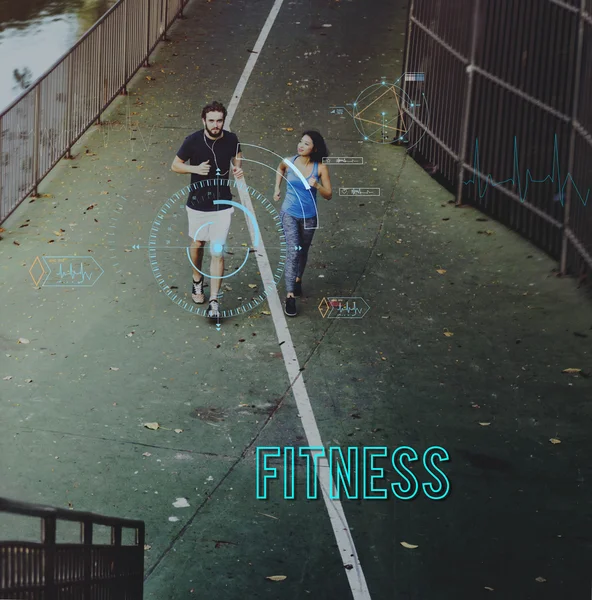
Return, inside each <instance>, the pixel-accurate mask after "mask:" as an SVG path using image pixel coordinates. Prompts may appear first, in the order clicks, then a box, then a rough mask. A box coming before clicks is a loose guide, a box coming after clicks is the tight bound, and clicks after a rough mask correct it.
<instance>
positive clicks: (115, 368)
mask: <svg viewBox="0 0 592 600" xmlns="http://www.w3.org/2000/svg"><path fill="white" fill-rule="evenodd" d="M109 371H119V367H109Z"/></svg>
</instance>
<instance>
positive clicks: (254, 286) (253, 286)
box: [249, 283, 257, 290]
mask: <svg viewBox="0 0 592 600" xmlns="http://www.w3.org/2000/svg"><path fill="white" fill-rule="evenodd" d="M249 287H250V288H251V289H252V290H254V289H255V288H256V287H257V285H256V284H254V283H249Z"/></svg>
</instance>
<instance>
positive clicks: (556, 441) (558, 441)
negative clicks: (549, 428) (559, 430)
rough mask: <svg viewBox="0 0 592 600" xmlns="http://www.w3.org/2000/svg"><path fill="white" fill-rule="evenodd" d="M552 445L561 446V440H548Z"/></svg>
mask: <svg viewBox="0 0 592 600" xmlns="http://www.w3.org/2000/svg"><path fill="white" fill-rule="evenodd" d="M549 441H550V442H551V443H552V444H561V440H559V439H557V438H551V439H550V440H549Z"/></svg>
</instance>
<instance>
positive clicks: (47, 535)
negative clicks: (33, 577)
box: [41, 516, 56, 598]
mask: <svg viewBox="0 0 592 600" xmlns="http://www.w3.org/2000/svg"><path fill="white" fill-rule="evenodd" d="M41 522H42V530H41V541H42V543H43V552H44V554H45V569H44V581H45V590H44V591H45V597H46V598H55V564H56V518H55V517H54V516H51V517H43V519H42V521H41Z"/></svg>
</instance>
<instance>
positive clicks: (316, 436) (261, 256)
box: [225, 0, 370, 600]
mask: <svg viewBox="0 0 592 600" xmlns="http://www.w3.org/2000/svg"><path fill="white" fill-rule="evenodd" d="M283 1H284V0H275V2H274V4H273V7H272V9H271V12H270V13H269V16H268V17H267V20H266V21H265V25H264V26H263V29H262V30H261V33H260V34H259V38H258V39H257V43H256V44H255V47H254V48H253V50H254V52H256V54H251V56H250V57H249V60H248V61H247V64H246V66H245V69H244V71H243V73H242V75H241V77H240V79H239V82H238V84H237V86H236V89H235V90H234V93H233V94H232V100H231V101H230V104H229V105H228V115H227V117H226V123H225V128H226V129H227V130H228V131H230V123H231V122H232V118H233V117H234V113H235V112H236V109H237V106H238V103H239V102H240V99H241V97H242V95H243V92H244V91H245V88H246V85H247V82H248V80H249V77H250V75H251V73H252V71H253V68H254V67H255V63H256V62H257V58H258V57H259V54H260V52H261V49H262V48H263V44H264V43H265V41H266V39H267V36H268V35H269V32H270V30H271V28H272V26H273V23H274V21H275V19H276V17H277V15H278V13H279V11H280V8H281V6H282V4H283ZM243 181H244V180H243ZM244 184H245V185H244V186H239V187H237V189H238V192H239V197H240V200H241V202H242V204H243V205H244V207H245V208H246V209H247V210H249V211H250V212H251V214H255V211H254V209H253V205H252V203H251V198H250V196H249V193H248V192H247V189H246V187H247V184H246V181H245V182H244ZM247 226H248V228H249V233H250V235H251V240H253V239H254V237H253V234H254V232H253V229H252V223H251V222H250V219H247ZM257 250H258V251H257V252H256V253H255V254H256V259H257V265H258V266H259V271H260V273H261V279H262V280H263V286H264V289H268V290H269V293H268V296H267V300H268V303H269V308H270V310H271V315H272V318H273V324H274V326H275V330H276V333H277V338H278V342H283V343H282V345H281V349H282V354H283V356H284V364H285V365H286V370H287V371H288V378H289V380H290V382H291V385H292V392H293V394H294V399H295V400H296V406H297V407H298V412H299V414H300V419H301V421H302V426H303V428H304V433H305V435H306V439H307V441H308V445H309V446H323V447H324V444H323V441H322V439H321V434H320V433H319V429H318V426H317V421H316V419H315V416H314V412H313V409H312V405H311V403H310V398H309V397H308V392H307V390H306V386H305V384H304V380H303V378H302V377H301V372H300V363H299V362H298V357H297V356H296V349H295V348H294V343H293V342H292V336H291V335H290V331H289V329H288V324H287V322H286V317H285V316H284V311H283V307H282V303H281V301H280V297H279V295H278V292H277V288H276V286H275V282H274V278H273V273H272V270H271V265H270V264H269V258H268V256H267V252H266V250H265V245H264V243H263V240H260V242H259V246H258V248H257ZM318 464H319V470H318V479H319V484H320V487H321V491H322V493H323V499H324V501H325V506H326V507H327V512H328V513H329V519H330V521H331V526H332V527H333V534H334V535H335V540H336V541H337V547H338V549H339V552H340V554H341V560H342V561H343V564H344V565H347V566H348V567H349V568H346V569H345V573H346V575H347V579H348V581H349V586H350V588H351V591H352V595H353V598H354V600H370V592H369V590H368V586H367V584H366V578H365V577H364V572H363V570H362V566H361V564H360V560H359V558H358V553H357V551H356V547H355V544H354V541H353V539H352V536H351V533H350V530H349V526H348V523H347V519H346V518H345V513H344V511H343V506H342V505H341V502H340V501H339V500H332V499H331V498H330V497H329V465H328V461H327V460H326V459H325V458H321V459H319V461H318ZM352 567H353V568H352Z"/></svg>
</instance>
